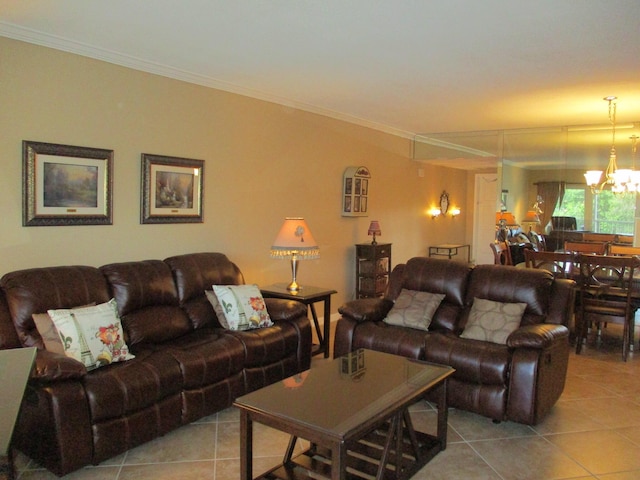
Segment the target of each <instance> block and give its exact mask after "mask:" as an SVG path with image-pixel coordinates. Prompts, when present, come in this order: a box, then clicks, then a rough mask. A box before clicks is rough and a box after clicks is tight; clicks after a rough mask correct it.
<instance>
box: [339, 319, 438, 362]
mask: <svg viewBox="0 0 640 480" xmlns="http://www.w3.org/2000/svg"><path fill="white" fill-rule="evenodd" d="M425 335H428V333H427V332H424V331H423V330H416V329H414V328H407V327H398V326H395V325H388V324H386V323H384V322H362V323H359V324H358V325H357V327H356V330H355V333H354V335H353V340H352V349H353V350H356V349H358V348H368V349H370V350H377V351H378V352H385V353H391V354H395V355H400V356H403V357H407V358H416V359H419V360H421V359H424V337H425Z"/></svg>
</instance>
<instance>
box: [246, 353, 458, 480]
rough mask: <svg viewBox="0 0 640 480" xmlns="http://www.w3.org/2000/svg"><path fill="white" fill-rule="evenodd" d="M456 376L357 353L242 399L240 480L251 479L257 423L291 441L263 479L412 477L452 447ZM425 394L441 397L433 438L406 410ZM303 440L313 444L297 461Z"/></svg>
mask: <svg viewBox="0 0 640 480" xmlns="http://www.w3.org/2000/svg"><path fill="white" fill-rule="evenodd" d="M453 372H454V370H453V368H451V367H448V366H444V365H435V364H430V363H426V362H420V361H417V360H411V359H408V358H404V357H399V356H396V355H390V354H386V353H381V352H376V351H372V350H358V351H356V352H353V353H351V354H349V355H347V356H345V357H340V358H338V359H335V360H331V361H327V362H326V363H323V364H321V365H319V366H314V367H313V368H312V369H311V370H307V371H306V372H302V373H301V374H298V375H295V376H293V377H290V378H288V379H285V380H283V381H282V382H278V383H275V384H272V385H269V386H267V387H264V388H262V389H260V390H257V391H255V392H252V393H249V394H247V395H244V396H242V397H239V398H238V399H237V400H236V401H235V403H234V405H235V406H236V407H238V408H239V409H240V463H241V467H240V475H241V477H240V478H241V480H251V478H252V469H253V465H252V443H253V422H259V423H262V424H264V425H268V426H270V427H272V428H275V429H277V430H281V431H283V432H286V433H289V434H290V435H291V440H290V441H289V446H288V448H287V450H286V452H285V454H284V459H283V462H282V464H280V465H278V466H276V467H274V468H273V469H271V470H269V471H268V472H266V473H264V474H263V475H261V476H260V477H258V478H265V479H276V478H279V479H283V480H291V479H296V480H301V479H304V478H314V479H317V478H318V476H320V477H324V478H331V480H343V479H346V478H349V477H352V476H353V475H352V474H351V473H350V472H351V471H352V470H356V471H359V472H362V473H363V474H365V475H366V476H369V477H376V478H377V479H378V480H382V479H383V478H391V479H394V480H406V479H408V478H409V477H411V476H412V475H413V474H414V473H416V472H417V471H418V470H419V469H420V468H422V467H423V466H424V465H425V464H426V463H427V462H429V460H431V459H432V458H433V457H434V456H435V455H436V454H437V453H438V452H440V451H442V450H444V449H445V448H446V445H447V397H446V383H447V378H448V377H449V376H450V375H451V374H452V373H453ZM427 392H431V393H432V394H433V395H434V396H435V398H437V408H438V425H437V432H435V434H434V435H431V434H427V433H424V432H418V431H416V430H414V428H413V425H412V422H411V418H410V415H409V412H408V408H409V406H411V405H412V404H413V403H415V402H416V401H418V400H419V399H421V398H423V397H424V396H425V394H426V393H427ZM430 398H433V397H430ZM298 438H302V439H306V440H308V441H309V442H310V443H311V446H310V448H309V449H308V450H306V451H304V452H303V453H301V454H299V455H297V456H295V457H294V456H293V452H294V449H295V446H296V443H297V440H298ZM398 452H400V454H398ZM347 468H349V472H347Z"/></svg>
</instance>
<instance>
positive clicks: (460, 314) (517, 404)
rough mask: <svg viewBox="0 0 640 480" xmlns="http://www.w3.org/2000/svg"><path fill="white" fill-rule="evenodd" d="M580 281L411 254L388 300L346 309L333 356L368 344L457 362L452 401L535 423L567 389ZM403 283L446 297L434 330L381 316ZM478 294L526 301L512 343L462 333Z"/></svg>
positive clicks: (399, 270)
mask: <svg viewBox="0 0 640 480" xmlns="http://www.w3.org/2000/svg"><path fill="white" fill-rule="evenodd" d="M574 285H575V283H574V282H573V281H572V280H562V279H557V280H556V279H554V278H553V276H552V275H551V274H550V273H548V272H546V271H544V270H534V269H524V268H516V267H508V266H502V265H478V266H476V267H470V266H468V265H466V264H463V263H459V262H452V261H449V260H444V259H434V258H423V257H416V258H412V259H410V260H409V261H408V262H407V263H406V264H400V265H398V266H396V267H395V268H394V269H393V271H392V272H391V278H390V282H389V286H388V287H387V291H386V293H385V297H384V298H379V299H358V300H353V301H351V302H348V303H346V304H345V305H343V306H342V307H340V308H339V312H340V313H341V314H342V316H341V318H340V319H339V321H338V323H337V326H336V334H335V346H334V355H335V356H340V355H343V354H345V353H347V352H349V351H353V350H355V349H358V348H368V349H373V350H379V351H383V352H388V353H394V354H398V355H403V356H406V357H411V358H417V359H422V360H427V361H431V362H435V363H440V364H446V365H450V366H452V367H454V368H455V369H456V371H455V373H454V375H453V376H452V377H451V378H450V379H449V382H448V392H447V394H448V402H449V405H450V406H451V407H455V408H459V409H462V410H467V411H470V412H475V413H478V414H481V415H484V416H487V417H489V418H491V419H493V420H494V421H503V420H510V421H514V422H520V423H524V424H529V425H535V424H536V423H538V422H539V421H540V420H541V419H542V418H544V416H545V415H546V414H547V413H548V412H549V410H550V409H551V407H552V406H553V405H554V404H555V402H556V401H557V400H558V398H559V397H560V394H561V393H562V390H563V389H564V383H565V378H566V373H567V364H568V360H569V329H568V328H567V325H568V322H569V319H570V318H571V317H572V315H573V308H574V307H573V305H574V298H575V291H574ZM403 288H405V289H408V290H417V291H426V292H432V293H440V294H445V295H446V296H445V298H444V300H443V301H442V303H441V304H440V306H439V307H438V309H437V310H436V312H435V314H434V318H433V320H432V322H431V324H430V325H429V329H428V332H425V331H422V330H417V329H413V328H408V327H404V326H395V325H388V324H387V323H385V322H383V321H382V320H383V319H384V318H385V316H386V315H387V313H388V312H389V311H390V309H391V308H392V306H393V304H394V300H395V299H396V298H397V297H398V295H399V293H400V291H401V289H403ZM475 297H478V298H483V299H488V300H493V301H496V302H504V303H518V302H521V303H522V302H524V303H526V304H527V307H526V310H525V313H524V315H523V317H522V320H521V323H520V327H519V328H518V329H517V330H516V331H515V332H513V333H511V335H510V336H509V337H508V338H507V342H506V345H503V344H498V343H491V342H488V341H481V340H473V339H467V338H460V334H461V333H462V331H463V330H464V328H465V325H466V322H467V319H468V316H469V311H470V309H471V305H472V303H473V299H474V298H475Z"/></svg>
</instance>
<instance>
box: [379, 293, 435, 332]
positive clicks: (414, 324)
mask: <svg viewBox="0 0 640 480" xmlns="http://www.w3.org/2000/svg"><path fill="white" fill-rule="evenodd" d="M444 297H445V295H444V293H431V292H420V291H416V290H407V289H405V288H403V289H402V290H401V291H400V295H398V298H397V299H396V301H395V303H394V304H393V307H392V308H391V310H390V311H389V313H388V314H387V316H386V318H385V319H384V320H383V321H384V323H387V324H389V325H399V326H401V327H409V328H416V329H418V330H429V325H430V324H431V320H432V319H433V315H434V313H436V310H437V309H438V307H439V306H440V303H441V302H442V300H443V299H444Z"/></svg>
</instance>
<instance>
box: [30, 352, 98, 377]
mask: <svg viewBox="0 0 640 480" xmlns="http://www.w3.org/2000/svg"><path fill="white" fill-rule="evenodd" d="M86 374H87V369H86V368H85V366H84V365H83V364H82V363H80V362H79V361H77V360H74V359H73V358H70V357H66V356H64V355H61V354H59V353H53V352H49V351H47V350H38V351H37V352H36V360H35V367H34V368H33V370H32V371H31V377H30V380H31V381H36V382H58V381H62V380H79V379H81V378H82V377H84V376H85V375H86Z"/></svg>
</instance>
